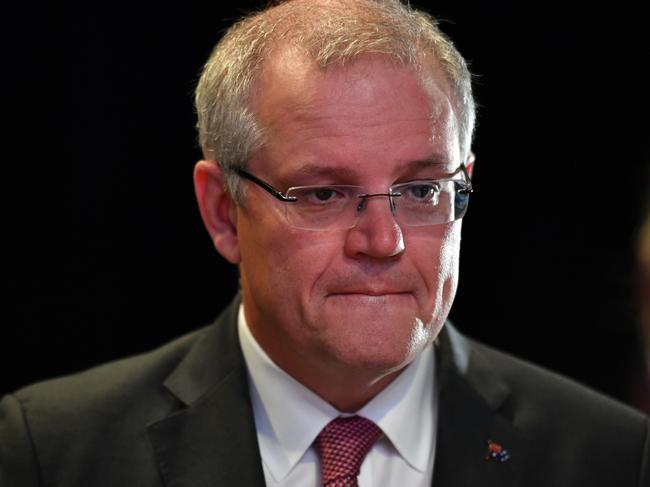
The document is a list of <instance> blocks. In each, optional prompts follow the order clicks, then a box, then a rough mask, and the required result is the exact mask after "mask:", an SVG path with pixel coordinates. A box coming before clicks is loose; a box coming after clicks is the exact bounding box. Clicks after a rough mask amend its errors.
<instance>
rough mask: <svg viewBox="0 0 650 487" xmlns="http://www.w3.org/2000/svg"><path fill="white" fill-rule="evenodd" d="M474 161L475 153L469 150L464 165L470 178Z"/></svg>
mask: <svg viewBox="0 0 650 487" xmlns="http://www.w3.org/2000/svg"><path fill="white" fill-rule="evenodd" d="M474 161H476V154H474V153H473V152H472V151H469V154H468V155H467V160H466V161H465V167H466V168H467V174H469V177H470V178H471V177H472V171H473V170H474Z"/></svg>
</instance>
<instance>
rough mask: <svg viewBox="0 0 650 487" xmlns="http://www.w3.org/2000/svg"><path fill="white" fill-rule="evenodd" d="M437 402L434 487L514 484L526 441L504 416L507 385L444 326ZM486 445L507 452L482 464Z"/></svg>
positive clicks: (478, 351)
mask: <svg viewBox="0 0 650 487" xmlns="http://www.w3.org/2000/svg"><path fill="white" fill-rule="evenodd" d="M438 347H439V350H440V353H439V354H438V356H439V360H440V361H439V364H438V365H439V371H440V374H439V376H438V377H439V380H440V395H439V397H440V403H439V408H440V410H439V417H438V443H437V449H436V450H437V451H436V462H435V467H434V482H433V484H434V486H435V487H452V486H453V487H462V486H474V485H481V486H483V487H489V486H500V487H508V486H512V487H514V486H517V485H521V484H520V483H519V478H520V474H521V471H522V466H523V464H524V461H525V451H526V449H527V441H526V439H525V438H524V437H523V436H522V435H521V434H520V432H519V431H518V430H517V428H516V427H515V425H514V424H513V421H512V418H511V417H510V416H511V415H510V414H509V413H508V409H509V407H508V404H509V401H508V400H509V397H510V387H509V386H508V384H507V383H506V382H505V381H504V380H503V379H502V378H501V377H499V376H498V375H496V374H495V373H494V372H493V369H494V367H493V366H492V364H491V363H490V360H489V358H488V357H487V356H486V355H485V354H484V353H483V352H482V351H481V349H480V348H477V347H476V346H475V344H471V342H470V341H469V340H468V339H467V338H465V337H463V336H462V335H461V334H460V333H459V332H458V331H456V329H455V328H454V327H453V326H451V325H450V324H447V325H446V326H445V330H444V331H443V333H441V335H440V340H439V344H438ZM488 441H492V442H494V443H496V444H498V445H500V446H502V447H503V448H505V449H506V450H508V452H509V454H510V458H509V459H508V460H507V461H504V462H500V461H498V460H495V459H490V460H487V459H486V458H485V457H486V453H487V451H488Z"/></svg>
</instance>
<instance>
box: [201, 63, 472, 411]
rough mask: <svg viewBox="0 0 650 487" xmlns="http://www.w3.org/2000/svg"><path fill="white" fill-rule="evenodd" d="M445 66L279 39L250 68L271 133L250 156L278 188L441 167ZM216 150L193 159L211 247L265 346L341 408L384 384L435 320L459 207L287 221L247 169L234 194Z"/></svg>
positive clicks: (448, 289)
mask: <svg viewBox="0 0 650 487" xmlns="http://www.w3.org/2000/svg"><path fill="white" fill-rule="evenodd" d="M448 93H450V90H449V88H448V86H447V83H446V81H445V80H444V78H443V77H442V76H428V77H426V78H425V79H420V78H418V76H416V75H415V74H414V73H413V71H412V69H411V68H408V67H404V66H397V65H395V64H392V63H390V62H387V61H386V60H384V59H382V58H379V57H365V58H361V59H359V60H357V61H356V62H355V63H353V64H351V65H348V66H345V67H330V68H328V69H327V70H326V71H322V70H319V69H317V68H316V67H314V66H313V65H312V64H311V63H310V62H309V61H307V60H305V59H304V58H301V57H300V56H299V55H297V54H294V53H291V52H284V53H282V54H281V55H277V56H276V57H275V58H273V59H272V60H271V61H269V62H268V63H267V64H266V65H265V67H264V69H263V71H262V73H261V75H260V77H259V78H258V80H257V82H256V84H255V86H254V90H253V99H252V108H253V110H254V111H255V113H256V116H257V119H258V121H259V122H260V124H261V126H262V127H264V129H265V133H266V138H267V140H268V142H267V143H266V144H265V145H264V146H263V147H262V148H261V149H260V150H259V151H257V152H256V153H255V154H254V156H253V157H252V159H251V160H250V161H249V164H248V165H247V170H248V171H250V172H251V173H253V174H255V175H257V176H258V177H260V178H262V179H264V180H265V181H268V182H269V183H271V184H273V185H274V186H275V187H277V188H279V189H281V190H286V188H288V187H290V186H295V185H305V184H336V183H338V184H356V185H362V186H365V187H366V188H367V190H368V191H369V192H371V193H385V192H386V191H387V189H388V187H389V186H390V185H392V184H395V183H399V182H405V181H409V180H413V179H418V178H436V177H445V176H448V175H449V174H452V173H453V172H454V171H456V170H457V169H458V167H459V165H460V164H461V162H464V161H461V156H460V153H459V144H458V140H459V138H458V123H457V119H456V116H455V114H454V112H453V109H452V104H451V101H450V97H449V95H448ZM222 181H223V178H222V175H221V173H220V170H219V169H218V167H217V166H216V164H215V163H214V162H211V161H200V162H199V163H197V166H196V169H195V185H196V193H197V197H198V200H199V206H200V208H201V213H202V216H203V219H204V222H205V224H206V227H207V228H208V231H209V232H210V235H211V236H212V239H213V241H214V244H215V247H216V248H217V250H218V251H219V252H220V253H221V254H222V255H223V256H224V257H225V258H226V259H227V260H229V261H230V262H232V263H234V264H238V265H239V268H240V274H241V287H242V296H243V303H244V310H245V314H246V319H247V321H248V324H249V327H250V329H251V332H252V333H253V335H254V336H255V338H256V340H257V341H258V342H259V344H260V345H261V346H262V348H263V349H264V350H265V351H266V352H267V354H268V355H269V356H270V357H271V359H272V360H273V361H274V362H275V363H276V364H277V365H278V366H280V367H281V368H282V369H284V370H285V371H286V372H288V373H289V374H290V375H292V376H293V377H294V378H295V379H297V380H298V381H300V382H301V383H303V384H304V385H305V386H307V387H309V388H310V389H312V390H313V391H314V392H316V393H317V394H319V395H320V396H321V397H323V398H324V399H325V400H327V401H329V402H330V403H331V404H333V405H334V406H335V407H337V408H339V409H340V410H343V411H354V410H357V409H359V408H360V407H362V406H363V405H364V404H365V403H366V402H367V401H368V400H370V399H371V398H372V397H374V396H375V395H376V394H377V393H378V392H379V391H381V390H382V389H383V388H384V387H386V385H387V384H388V383H390V381H392V380H393V379H394V378H395V377H396V376H397V374H399V372H400V371H401V370H402V369H403V368H404V366H406V365H407V364H408V363H410V362H411V361H412V360H413V358H414V357H415V356H416V355H417V354H418V353H420V352H421V351H422V350H423V349H424V348H426V347H427V346H428V345H429V344H430V343H431V342H432V341H433V340H434V339H435V337H436V336H437V334H438V333H439V331H440V329H441V327H442V325H443V323H444V320H445V319H446V318H447V315H448V313H449V309H450V307H451V303H452V301H453V298H454V295H455V292H456V286H457V277H458V254H459V248H460V230H461V223H460V221H457V222H453V223H448V224H443V225H433V226H428V227H403V228H400V226H399V225H398V224H397V222H396V221H395V219H394V217H393V215H392V214H391V212H390V209H389V205H388V201H387V199H386V198H372V199H370V200H368V205H367V207H366V209H365V210H364V214H363V216H362V217H361V219H360V221H359V223H358V224H357V226H356V227H355V228H353V229H350V230H337V231H327V232H323V231H307V230H298V229H294V228H292V227H290V226H289V225H288V224H287V223H286V221H285V220H284V218H283V213H282V212H283V207H282V205H283V203H282V202H280V201H277V200H276V199H274V198H273V197H272V196H270V195H269V194H268V193H266V192H265V191H263V190H262V189H261V188H258V187H257V186H255V185H254V184H251V183H249V182H246V183H245V184H246V185H247V186H246V191H247V194H246V201H245V204H244V205H243V206H236V205H234V203H233V202H232V201H231V200H230V198H229V196H228V194H227V193H226V192H225V191H224V190H223V184H222Z"/></svg>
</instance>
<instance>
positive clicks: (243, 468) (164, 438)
mask: <svg viewBox="0 0 650 487" xmlns="http://www.w3.org/2000/svg"><path fill="white" fill-rule="evenodd" d="M239 302H240V299H239V296H238V297H237V298H236V299H235V300H234V301H233V303H232V304H231V305H230V307H228V308H227V309H226V310H225V311H224V312H223V313H222V314H221V316H220V317H219V318H218V319H217V321H216V322H215V323H214V324H213V325H212V326H211V327H209V328H208V329H207V331H206V332H205V334H204V335H203V337H202V338H200V339H199V341H198V342H197V343H196V344H195V345H194V347H193V348H192V349H191V350H190V352H189V353H188V354H187V356H186V357H185V359H184V360H183V361H182V362H181V363H180V365H179V366H178V367H177V368H176V370H174V372H172V374H171V375H170V376H169V377H168V378H167V380H166V381H165V383H164V385H165V387H166V388H167V389H168V390H169V392H170V393H171V394H173V395H174V396H175V397H176V398H177V399H178V400H179V401H180V403H181V404H182V405H183V406H184V407H183V408H182V409H181V410H180V411H178V412H176V413H174V414H172V415H170V416H169V417H167V418H165V419H163V420H161V421H158V422H155V423H153V424H151V425H149V426H148V428H147V432H148V434H149V438H150V441H151V443H152V445H153V449H154V451H155V454H156V458H157V460H158V464H159V469H160V473H161V476H162V478H163V483H164V484H165V485H174V486H179V487H181V486H188V487H189V486H192V487H208V486H210V487H212V486H215V485H242V486H243V485H245V486H256V485H259V486H263V485H264V475H263V472H262V461H261V458H260V455H259V448H258V444H257V435H256V431H255V421H254V419H253V412H252V408H251V403H250V397H249V393H248V379H247V373H246V367H245V364H244V360H243V357H242V354H241V349H240V347H239V340H238V338H237V332H236V326H235V323H236V319H237V318H236V316H237V309H238V307H239Z"/></svg>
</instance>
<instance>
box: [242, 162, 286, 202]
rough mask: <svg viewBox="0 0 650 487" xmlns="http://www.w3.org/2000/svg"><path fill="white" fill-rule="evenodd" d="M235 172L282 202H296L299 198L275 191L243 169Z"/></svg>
mask: <svg viewBox="0 0 650 487" xmlns="http://www.w3.org/2000/svg"><path fill="white" fill-rule="evenodd" d="M235 172H236V173H237V174H238V175H239V176H241V177H242V178H244V179H248V180H249V181H252V182H254V183H255V184H257V185H258V186H259V187H260V188H262V189H264V190H266V191H268V192H269V193H270V194H271V195H273V196H274V197H276V198H277V199H279V200H280V201H287V202H291V203H293V202H295V201H296V200H297V198H296V197H295V196H287V195H286V194H284V193H282V192H281V191H278V190H277V189H275V188H274V187H273V186H271V185H270V184H269V183H266V182H264V181H262V180H261V179H259V178H257V177H255V176H253V175H252V174H251V173H249V172H247V171H244V170H243V169H240V168H237V169H235Z"/></svg>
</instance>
